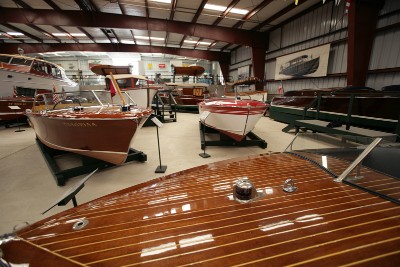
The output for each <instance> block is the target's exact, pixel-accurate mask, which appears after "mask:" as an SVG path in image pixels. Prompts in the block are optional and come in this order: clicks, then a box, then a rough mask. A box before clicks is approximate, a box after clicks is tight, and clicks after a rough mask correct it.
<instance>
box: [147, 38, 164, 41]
mask: <svg viewBox="0 0 400 267" xmlns="http://www.w3.org/2000/svg"><path fill="white" fill-rule="evenodd" d="M150 39H151V40H153V41H165V38H162V37H150Z"/></svg>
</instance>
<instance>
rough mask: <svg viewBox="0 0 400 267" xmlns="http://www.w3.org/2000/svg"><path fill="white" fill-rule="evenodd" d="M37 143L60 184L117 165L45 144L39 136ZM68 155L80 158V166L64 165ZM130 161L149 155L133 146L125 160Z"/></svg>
mask: <svg viewBox="0 0 400 267" xmlns="http://www.w3.org/2000/svg"><path fill="white" fill-rule="evenodd" d="M36 143H37V144H38V146H39V148H40V151H41V152H42V155H43V157H44V159H45V160H46V163H47V166H48V167H49V169H50V171H51V172H52V174H53V176H54V178H55V180H56V183H57V185H58V186H63V185H65V182H66V181H67V180H68V179H69V178H72V177H76V176H79V175H83V174H87V173H90V172H92V171H93V170H95V169H99V170H101V169H105V168H110V167H114V166H116V165H114V164H112V163H109V162H105V161H102V160H98V159H94V158H91V157H86V156H82V155H78V154H75V153H72V152H67V151H63V150H57V149H53V148H50V147H48V146H46V145H45V144H43V143H42V142H41V141H40V140H39V139H37V138H36ZM68 156H70V157H69V158H71V156H72V157H73V158H74V160H75V161H76V159H78V161H80V162H79V164H78V166H69V167H67V168H65V167H63V165H66V164H65V161H68V160H69V159H68ZM130 161H140V162H144V161H147V155H146V154H144V153H143V152H141V151H138V150H135V149H132V148H131V149H130V150H129V153H128V157H127V159H126V161H125V162H130Z"/></svg>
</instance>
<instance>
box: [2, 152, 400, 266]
mask: <svg viewBox="0 0 400 267" xmlns="http://www.w3.org/2000/svg"><path fill="white" fill-rule="evenodd" d="M249 159H251V160H249ZM329 162H330V164H331V165H332V168H334V169H335V168H336V169H342V168H345V166H344V165H346V164H344V163H343V161H341V160H338V159H335V158H331V159H330V160H329ZM293 170H296V172H293ZM363 172H370V173H371V174H372V175H374V176H376V173H374V172H373V171H372V170H368V169H366V168H363ZM241 176H247V177H249V179H251V180H252V181H253V182H254V184H255V185H256V187H257V188H264V189H267V191H266V192H269V193H268V194H267V195H266V196H265V197H264V198H261V199H259V200H257V201H254V202H250V203H246V204H239V203H237V202H235V201H233V200H231V199H230V197H229V196H231V195H232V186H231V185H232V183H233V181H234V180H236V179H237V178H238V177H241ZM288 177H290V178H292V179H293V180H294V181H295V183H296V186H297V187H298V190H297V191H296V192H295V193H292V194H287V193H285V192H283V190H282V188H281V186H282V184H283V182H284V181H285V180H286V179H287V178H288ZM366 182H368V181H366ZM375 183H376V186H381V187H386V188H388V189H390V188H399V186H400V181H395V182H393V180H392V182H391V183H390V184H387V180H385V179H382V180H379V181H375ZM397 190H398V189H397ZM394 193H396V192H394ZM397 194H398V192H397ZM79 218H86V219H88V220H89V224H88V226H87V228H84V229H82V230H79V231H74V230H72V224H73V223H74V222H76V221H77V220H78V219H79ZM49 233H51V234H50V235H49ZM18 236H19V237H20V238H21V240H24V241H19V242H26V243H28V244H29V243H32V245H34V246H35V248H40V249H42V250H43V251H46V250H51V251H54V255H59V256H60V257H62V259H60V261H65V260H70V261H71V262H79V263H81V264H83V265H85V266H137V265H145V266H159V265H160V264H163V265H166V266H169V265H174V266H176V265H182V266H185V265H191V264H197V265H207V266H211V265H212V266H214V265H230V266H232V265H238V266H240V265H242V264H244V263H246V265H248V264H250V265H254V266H257V265H271V266H278V265H293V266H294V265H307V266H318V265H320V264H322V263H324V262H330V263H332V264H334V265H339V264H340V265H344V264H350V265H351V264H361V263H362V264H364V265H368V266H369V265H371V266H373V265H375V264H376V262H377V261H378V262H379V265H387V266H395V265H398V264H400V257H399V255H400V250H399V249H398V247H399V246H400V206H398V205H395V204H394V203H391V202H389V201H386V200H384V199H381V198H379V197H376V196H374V195H371V194H368V193H366V192H364V191H360V190H358V189H356V188H354V187H351V186H349V185H346V184H341V183H336V182H334V181H333V177H332V176H330V175H329V174H328V173H327V172H325V171H323V170H322V169H321V168H320V167H318V166H317V165H316V164H314V163H313V162H310V161H304V160H302V159H301V158H300V157H298V156H295V155H290V154H265V155H259V156H253V157H247V158H245V159H242V160H227V161H224V162H218V163H212V164H208V165H204V166H199V167H196V168H192V169H189V170H186V171H182V172H180V173H177V174H173V175H169V176H166V177H162V178H158V179H155V180H153V181H150V182H147V183H144V184H141V185H137V186H134V187H131V188H128V189H125V190H123V191H120V192H118V193H114V194H111V195H108V196H105V197H102V198H100V199H98V200H96V201H94V202H91V203H88V204H84V205H81V206H79V207H77V208H74V209H72V210H69V211H65V212H62V213H60V214H59V215H56V216H53V217H52V218H50V219H46V220H43V221H41V222H38V223H35V224H34V225H32V226H30V227H28V228H26V229H24V230H22V231H20V232H19V233H18ZM11 244H14V245H15V243H13V242H11V243H7V244H6V245H4V246H2V250H3V252H4V255H8V256H9V257H10V258H8V260H9V261H11V262H16V261H17V260H18V258H19V257H20V256H23V254H22V253H21V254H19V255H9V254H8V253H7V252H8V248H9V246H11ZM25 246H26V244H25ZM34 260H35V258H31V260H30V262H31V265H30V266H40V264H39V265H36V264H34V263H33V262H34Z"/></svg>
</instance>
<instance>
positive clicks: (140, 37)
mask: <svg viewBox="0 0 400 267" xmlns="http://www.w3.org/2000/svg"><path fill="white" fill-rule="evenodd" d="M135 39H139V40H149V39H150V40H153V41H164V40H165V38H162V37H148V36H135Z"/></svg>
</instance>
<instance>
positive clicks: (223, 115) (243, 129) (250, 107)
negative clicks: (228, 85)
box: [199, 98, 267, 142]
mask: <svg viewBox="0 0 400 267" xmlns="http://www.w3.org/2000/svg"><path fill="white" fill-rule="evenodd" d="M266 109H267V104H266V103H264V102H261V101H257V100H248V99H245V100H238V99H228V98H215V99H209V100H204V101H203V102H201V103H200V104H199V113H200V122H201V123H203V124H204V125H205V126H208V127H211V128H214V129H216V130H218V131H219V132H221V133H223V134H225V135H227V136H229V137H231V138H232V139H234V140H236V141H238V142H240V141H242V140H243V139H244V138H245V137H246V135H247V134H248V133H250V132H251V131H252V130H253V129H254V127H255V125H256V123H257V122H258V120H259V119H260V118H261V117H262V116H263V114H264V112H265V111H266Z"/></svg>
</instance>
